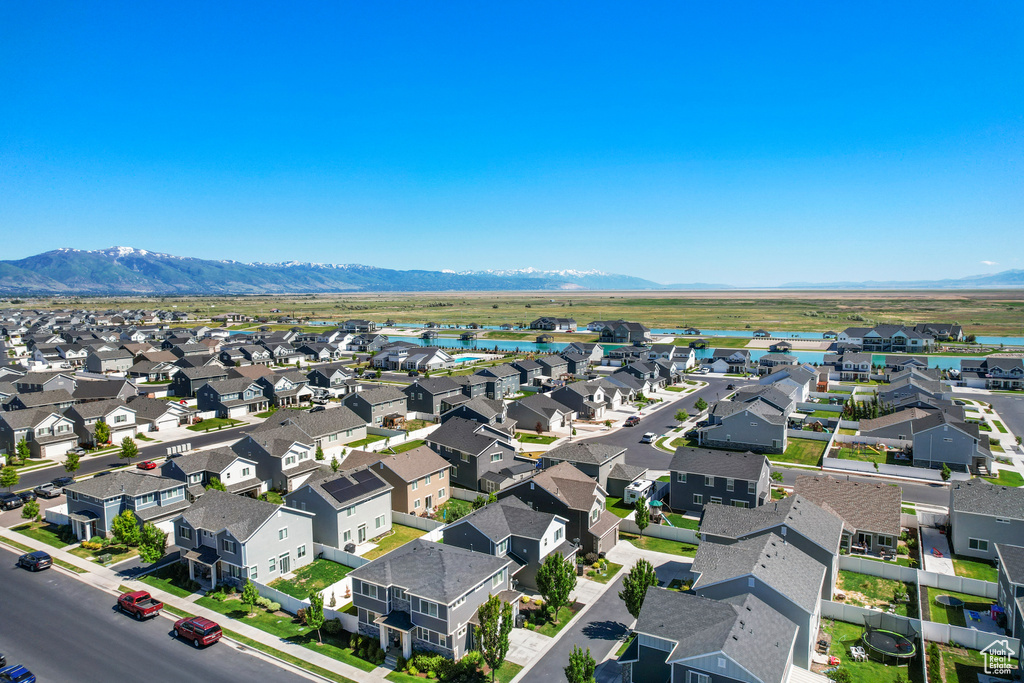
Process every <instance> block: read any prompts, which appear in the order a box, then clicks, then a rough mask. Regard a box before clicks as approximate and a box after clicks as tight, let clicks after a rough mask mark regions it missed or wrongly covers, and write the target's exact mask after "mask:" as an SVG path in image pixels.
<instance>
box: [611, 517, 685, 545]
mask: <svg viewBox="0 0 1024 683" xmlns="http://www.w3.org/2000/svg"><path fill="white" fill-rule="evenodd" d="M619 531H624V532H626V533H627V534H639V533H640V527H638V526H637V525H636V522H634V521H633V520H631V519H620V520H619ZM644 536H652V537H654V538H663V539H665V540H666V541H679V542H680V543H693V544H697V543H700V536H699V535H698V534H697V532H696V531H694V530H693V529H684V528H682V527H677V526H668V525H667V524H652V525H650V526H649V527H647V528H646V529H644Z"/></svg>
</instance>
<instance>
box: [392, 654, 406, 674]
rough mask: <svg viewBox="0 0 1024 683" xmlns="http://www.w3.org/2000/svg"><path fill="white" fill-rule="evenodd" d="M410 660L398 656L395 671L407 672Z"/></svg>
mask: <svg viewBox="0 0 1024 683" xmlns="http://www.w3.org/2000/svg"><path fill="white" fill-rule="evenodd" d="M408 664H409V660H407V659H406V658H405V656H404V655H398V657H396V658H395V671H405V667H406V666H408Z"/></svg>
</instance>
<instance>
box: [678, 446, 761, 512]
mask: <svg viewBox="0 0 1024 683" xmlns="http://www.w3.org/2000/svg"><path fill="white" fill-rule="evenodd" d="M669 472H670V475H671V483H670V484H669V505H671V506H672V509H673V510H686V511H687V512H698V513H699V512H701V511H703V510H704V506H705V505H707V504H709V503H715V504H719V505H730V506H733V507H740V508H755V507H758V506H759V505H764V504H765V502H767V501H769V500H770V499H771V466H770V464H769V463H768V458H766V457H765V456H763V455H758V454H755V453H750V452H749V451H748V452H746V453H736V452H723V451H713V450H708V449H706V448H687V447H685V446H680V447H679V448H677V449H676V452H675V455H673V456H672V462H671V464H670V465H669Z"/></svg>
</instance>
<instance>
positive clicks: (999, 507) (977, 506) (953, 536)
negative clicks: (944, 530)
mask: <svg viewBox="0 0 1024 683" xmlns="http://www.w3.org/2000/svg"><path fill="white" fill-rule="evenodd" d="M949 527H950V533H949V541H950V546H951V547H952V549H953V552H954V553H956V554H957V555H962V556H964V557H976V558H980V559H985V560H994V559H995V558H996V551H995V546H996V544H997V543H1005V544H1007V545H1011V544H1012V545H1017V544H1020V543H1021V539H1022V538H1024V488H1014V487H1012V486H996V485H994V484H990V483H988V482H987V481H985V480H984V479H970V480H968V481H956V482H952V486H950V491H949Z"/></svg>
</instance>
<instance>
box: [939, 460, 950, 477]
mask: <svg viewBox="0 0 1024 683" xmlns="http://www.w3.org/2000/svg"><path fill="white" fill-rule="evenodd" d="M939 475H940V476H941V477H942V481H949V478H950V477H952V476H953V471H952V470H951V469H949V465H947V464H946V463H942V471H941V472H939Z"/></svg>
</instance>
